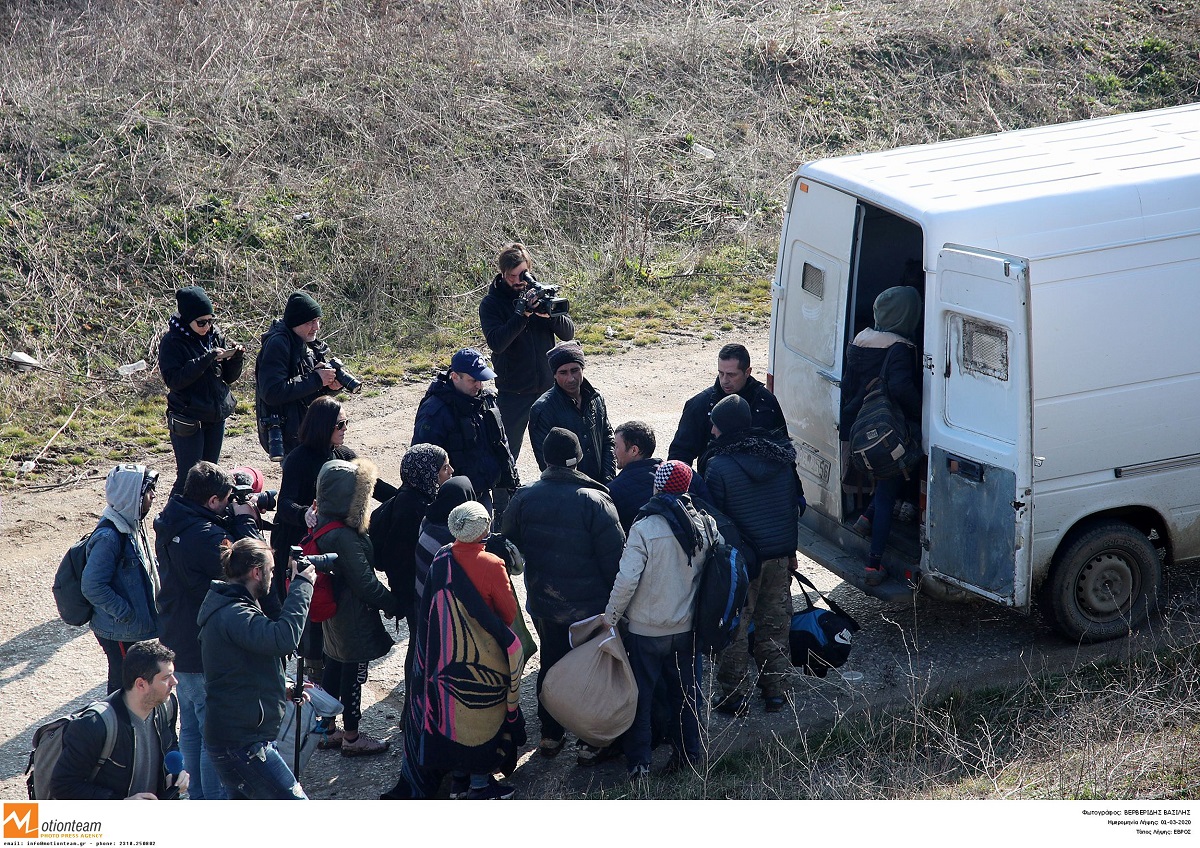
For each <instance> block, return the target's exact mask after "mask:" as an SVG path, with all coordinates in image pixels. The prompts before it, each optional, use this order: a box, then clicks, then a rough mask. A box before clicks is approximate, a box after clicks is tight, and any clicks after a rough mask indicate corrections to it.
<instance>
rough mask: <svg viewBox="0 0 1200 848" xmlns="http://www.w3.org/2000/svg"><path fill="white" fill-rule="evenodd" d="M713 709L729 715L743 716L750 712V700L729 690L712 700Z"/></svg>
mask: <svg viewBox="0 0 1200 848" xmlns="http://www.w3.org/2000/svg"><path fill="white" fill-rule="evenodd" d="M713 709H714V710H716V711H717V712H719V713H724V714H725V715H731V716H744V715H747V714H748V713H749V712H750V700H749V699H748V698H747V697H746V696H745V695H739V694H738V693H737V692H730V693H729V694H727V695H720V696H718V697H717V698H716V700H714V701H713Z"/></svg>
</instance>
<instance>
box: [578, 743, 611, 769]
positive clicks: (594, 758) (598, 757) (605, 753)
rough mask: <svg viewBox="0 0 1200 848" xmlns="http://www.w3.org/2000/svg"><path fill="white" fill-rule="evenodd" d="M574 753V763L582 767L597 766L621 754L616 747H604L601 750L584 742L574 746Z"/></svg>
mask: <svg viewBox="0 0 1200 848" xmlns="http://www.w3.org/2000/svg"><path fill="white" fill-rule="evenodd" d="M575 752H576V753H575V762H576V763H578V764H579V765H581V766H584V767H588V766H594V765H599V764H600V763H603V762H606V761H607V760H611V759H613V758H614V757H617V756H620V754H621V752H620V751H619V750H618V749H617V746H616V745H605V746H604V747H603V748H597V747H596V746H595V745H589V744H587V743H586V742H580V743H579V744H578V745H576V746H575Z"/></svg>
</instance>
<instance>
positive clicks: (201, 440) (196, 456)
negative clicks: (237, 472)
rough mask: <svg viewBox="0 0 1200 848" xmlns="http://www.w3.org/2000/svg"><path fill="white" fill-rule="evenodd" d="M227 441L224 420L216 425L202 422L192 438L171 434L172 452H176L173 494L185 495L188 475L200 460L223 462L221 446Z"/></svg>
mask: <svg viewBox="0 0 1200 848" xmlns="http://www.w3.org/2000/svg"><path fill="white" fill-rule="evenodd" d="M224 441H225V421H224V419H222V420H220V421H217V422H215V423H212V424H210V423H208V422H207V421H204V422H201V424H200V429H199V430H197V431H196V432H195V433H194V434H192V435H191V436H180V435H178V434H177V433H171V450H173V451H175V484H174V485H173V486H171V494H172V495H179V494H182V493H183V484H184V481H185V480H187V473H188V471H190V470H191V468H192V466H193V465H195V464H196V463H197V462H200V460H206V461H207V462H213V463H217V462H220V461H221V445H222V444H223V443H224Z"/></svg>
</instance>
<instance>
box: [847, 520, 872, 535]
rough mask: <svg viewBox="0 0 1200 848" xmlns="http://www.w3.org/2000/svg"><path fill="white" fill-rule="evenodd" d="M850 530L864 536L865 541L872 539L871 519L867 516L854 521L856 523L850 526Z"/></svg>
mask: <svg viewBox="0 0 1200 848" xmlns="http://www.w3.org/2000/svg"><path fill="white" fill-rule="evenodd" d="M850 529H851V530H853V531H854V532H855V533H857V534H858V535H860V536H862V537H863V538H864V539H870V538H871V519H869V518H867V517H866V516H865V515H860V516H859V517H858V518H856V519H854V523H853V524H851V525H850Z"/></svg>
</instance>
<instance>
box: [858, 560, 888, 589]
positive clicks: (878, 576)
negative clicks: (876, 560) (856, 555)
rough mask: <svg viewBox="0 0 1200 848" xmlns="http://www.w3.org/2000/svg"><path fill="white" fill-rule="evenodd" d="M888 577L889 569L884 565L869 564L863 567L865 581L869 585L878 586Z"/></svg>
mask: <svg viewBox="0 0 1200 848" xmlns="http://www.w3.org/2000/svg"><path fill="white" fill-rule="evenodd" d="M886 578H887V571H885V570H884V568H883V566H882V565H868V566H866V567H865V568H863V582H864V583H866V584H867V585H868V586H878V585H879V584H880V583H882V582H883V581H884V580H885V579H886Z"/></svg>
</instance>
